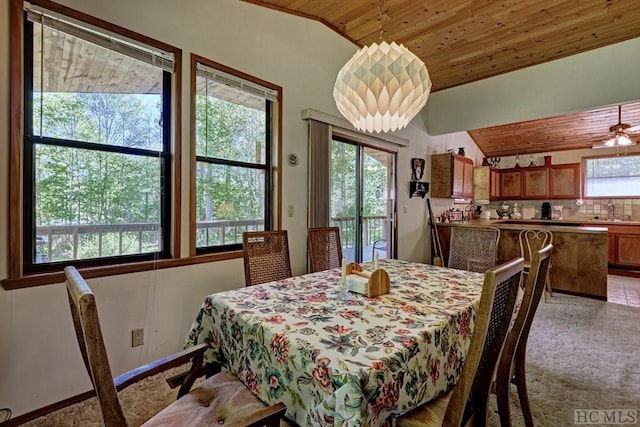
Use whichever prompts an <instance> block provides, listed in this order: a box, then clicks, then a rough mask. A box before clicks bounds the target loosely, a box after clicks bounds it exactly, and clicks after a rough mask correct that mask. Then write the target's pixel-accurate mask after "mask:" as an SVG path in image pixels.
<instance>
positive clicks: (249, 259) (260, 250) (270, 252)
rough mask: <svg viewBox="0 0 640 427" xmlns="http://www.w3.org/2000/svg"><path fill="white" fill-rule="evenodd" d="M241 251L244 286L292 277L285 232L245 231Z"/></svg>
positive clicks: (287, 240)
mask: <svg viewBox="0 0 640 427" xmlns="http://www.w3.org/2000/svg"><path fill="white" fill-rule="evenodd" d="M242 249H243V254H244V280H245V284H246V286H252V285H257V284H260V283H266V282H273V281H275V280H282V279H286V278H287V277H291V276H292V274H291V260H290V258H289V239H288V237H287V230H275V231H245V232H244V233H243V234H242Z"/></svg>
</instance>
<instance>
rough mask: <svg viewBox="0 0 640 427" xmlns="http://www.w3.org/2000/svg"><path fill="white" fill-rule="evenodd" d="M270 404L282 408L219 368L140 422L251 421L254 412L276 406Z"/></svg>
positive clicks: (237, 423) (198, 423)
mask: <svg viewBox="0 0 640 427" xmlns="http://www.w3.org/2000/svg"><path fill="white" fill-rule="evenodd" d="M274 407H278V408H280V409H281V410H282V412H284V409H285V407H284V405H283V404H282V403H278V404H276V405H273V407H269V406H267V405H266V404H264V403H263V402H262V401H260V399H258V398H257V397H256V396H254V395H253V393H251V391H250V390H249V389H248V388H247V387H246V386H245V385H244V384H242V382H241V381H240V380H239V379H238V378H237V377H235V376H233V375H231V374H229V373H228V372H225V371H222V372H219V373H217V374H216V375H214V376H212V377H210V378H208V379H206V380H205V381H203V382H202V383H201V384H200V385H198V386H197V387H194V388H193V389H192V390H191V392H189V394H187V395H185V396H183V397H182V398H180V399H178V400H177V401H175V402H174V403H172V404H171V405H169V406H168V407H166V408H165V409H163V410H162V411H160V412H159V413H158V414H157V415H156V416H154V417H153V418H152V419H150V420H149V421H147V422H146V423H145V424H143V426H145V427H150V426H205V425H224V426H226V427H231V426H246V425H250V424H251V423H252V422H253V421H255V419H256V416H260V415H264V414H265V413H267V412H273V411H274V410H276V409H275V408H274ZM247 414H251V415H250V416H247ZM280 415H281V414H280Z"/></svg>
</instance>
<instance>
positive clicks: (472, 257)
mask: <svg viewBox="0 0 640 427" xmlns="http://www.w3.org/2000/svg"><path fill="white" fill-rule="evenodd" d="M499 241H500V230H499V229H498V228H495V227H451V238H450V240H449V262H448V263H447V267H449V268H457V269H459V270H468V271H475V272H478V273H484V272H485V271H487V270H488V269H490V268H493V267H494V266H495V265H496V254H497V251H498V242H499Z"/></svg>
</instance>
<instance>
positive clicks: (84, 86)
mask: <svg viewBox="0 0 640 427" xmlns="http://www.w3.org/2000/svg"><path fill="white" fill-rule="evenodd" d="M18 4H19V5H20V6H19V7H20V10H18ZM19 13H21V14H22V16H23V19H22V20H21V23H20V24H17V23H16V24H15V27H12V33H11V34H12V55H11V57H12V77H15V78H17V79H18V80H17V81H16V82H14V83H13V84H12V91H13V93H12V102H11V107H12V128H13V129H14V132H12V141H11V144H12V145H11V165H12V169H11V184H10V188H11V190H10V191H11V195H10V199H11V201H12V204H11V208H10V233H11V236H10V237H11V238H10V240H11V255H12V259H11V260H10V278H16V277H20V276H22V275H24V274H29V273H42V272H60V271H61V270H62V268H63V267H64V266H66V265H70V264H73V265H75V266H77V267H79V268H80V267H96V266H122V265H123V264H131V263H139V262H143V261H155V260H158V259H160V258H168V257H171V255H172V252H176V249H177V246H176V245H174V246H173V247H172V246H171V242H172V237H173V238H174V239H177V238H178V237H179V236H177V233H178V229H179V227H176V225H175V222H174V223H172V198H173V196H174V193H176V191H175V188H172V184H174V185H177V184H178V183H174V180H173V178H172V176H173V174H174V173H175V175H176V176H177V175H178V174H179V169H180V167H179V164H178V163H176V164H172V156H171V153H172V137H173V135H177V132H178V131H179V129H173V128H174V123H175V117H174V114H175V113H174V112H173V109H174V104H173V101H172V98H173V93H174V91H176V90H177V88H179V73H176V71H174V70H179V68H180V67H179V63H180V50H179V49H176V48H174V47H171V46H169V45H166V44H164V43H161V42H158V41H155V40H152V39H150V38H147V37H145V36H142V35H139V34H137V33H134V32H132V31H129V30H126V29H123V28H121V27H118V26H116V25H113V24H109V23H107V22H104V21H101V20H99V19H97V18H94V17H91V16H88V15H85V14H82V13H80V12H78V11H75V10H72V9H68V8H66V7H63V6H60V5H58V4H56V3H53V2H49V1H46V0H36V1H32V2H29V3H27V2H25V3H24V4H22V2H21V1H15V0H12V21H13V17H16V16H17V14H19ZM20 50H21V52H20ZM18 61H20V62H21V63H20V64H18V63H17V62H18ZM18 70H20V72H18ZM16 91H17V93H16ZM20 95H21V96H20ZM16 117H18V119H16ZM19 118H22V120H20V119H19ZM17 129H19V132H15V130H17ZM174 132H175V133H174ZM173 150H175V151H174V152H179V140H178V139H177V138H176V139H175V141H174V144H173ZM178 157H179V156H178ZM20 163H22V164H23V168H22V173H20V169H19V167H16V165H19V164H20ZM174 169H175V170H174ZM18 177H20V178H21V179H18ZM14 201H21V202H19V203H15V204H14V203H13V202H14ZM173 220H174V221H177V220H178V219H176V218H174V219H173ZM19 230H21V234H19V233H20V231H19ZM177 240H179V239H177ZM16 249H17V250H16ZM20 249H21V250H20Z"/></svg>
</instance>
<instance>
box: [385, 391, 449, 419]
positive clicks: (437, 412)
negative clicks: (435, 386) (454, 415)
mask: <svg viewBox="0 0 640 427" xmlns="http://www.w3.org/2000/svg"><path fill="white" fill-rule="evenodd" d="M452 394H453V389H451V390H449V391H448V392H446V393H445V394H443V395H442V396H440V397H438V398H436V399H434V400H431V401H429V402H427V403H425V404H424V405H422V406H418V407H417V408H416V409H414V410H412V411H410V412H407V413H406V414H404V415H401V416H400V417H398V418H396V426H397V427H414V426H415V427H418V426H423V427H425V426H426V427H428V426H441V425H442V422H443V421H444V414H445V412H446V411H447V405H448V404H449V399H451V395H452Z"/></svg>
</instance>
